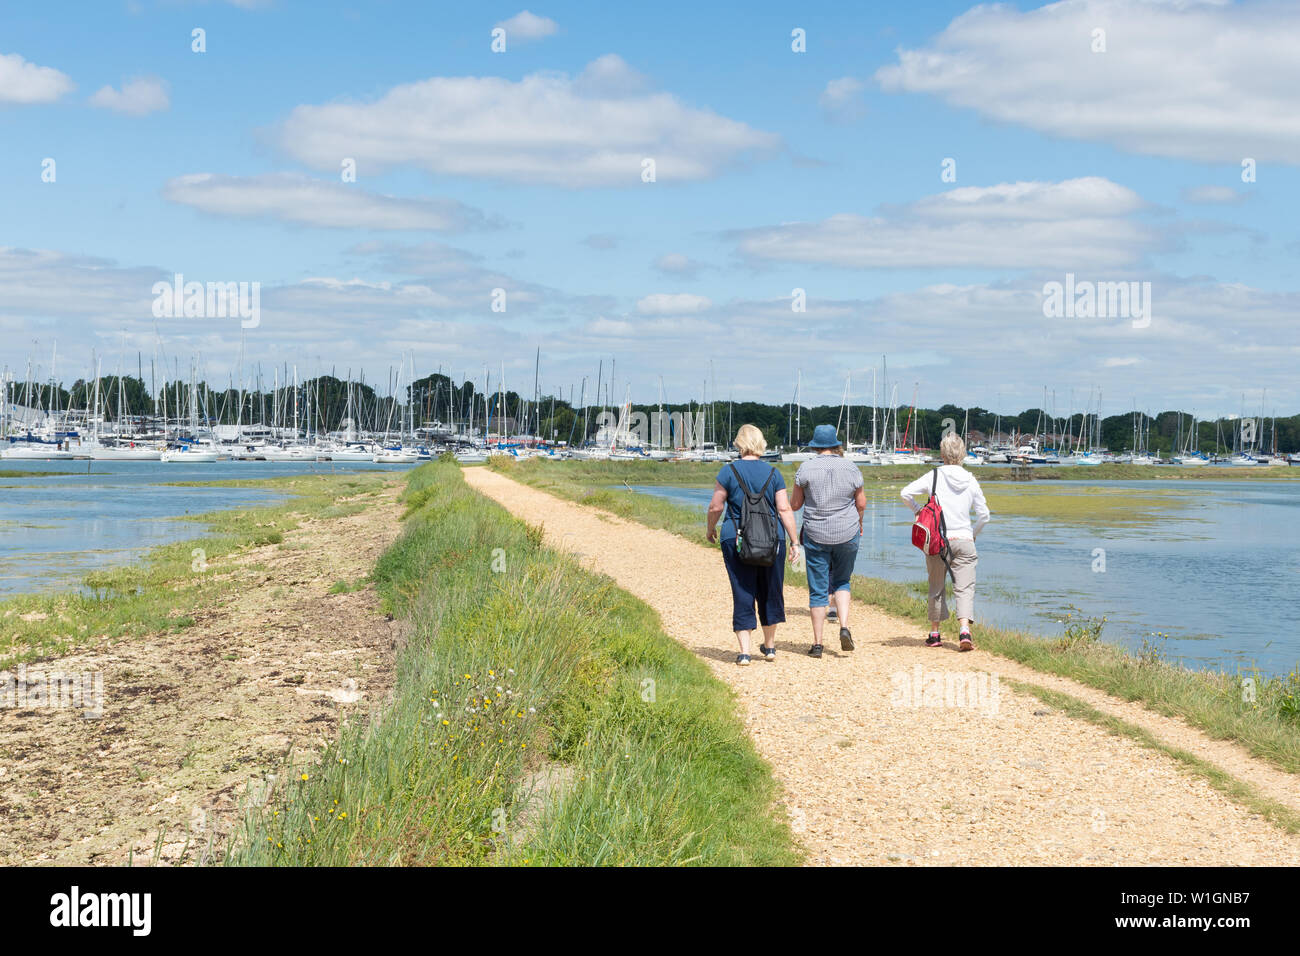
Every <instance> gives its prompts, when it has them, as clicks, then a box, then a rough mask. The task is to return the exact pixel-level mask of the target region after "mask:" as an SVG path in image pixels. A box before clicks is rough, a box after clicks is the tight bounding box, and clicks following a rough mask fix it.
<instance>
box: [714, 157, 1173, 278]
mask: <svg viewBox="0 0 1300 956" xmlns="http://www.w3.org/2000/svg"><path fill="white" fill-rule="evenodd" d="M1143 205H1144V204H1143V202H1142V200H1141V198H1140V197H1139V196H1138V195H1137V194H1136V193H1134V192H1133V191H1132V190H1129V189H1127V188H1125V187H1123V186H1120V185H1118V184H1116V183H1113V182H1111V181H1110V180H1108V179H1101V178H1097V177H1088V178H1084V179H1071V180H1066V181H1064V182H1059V183H1043V182H1021V183H1001V184H998V185H995V186H986V187H973V186H963V187H961V188H959V189H953V190H950V191H949V192H946V193H941V194H939V195H935V196H929V197H926V198H924V199H921V200H919V201H917V202H914V203H911V204H908V205H904V206H884V207H882V208H881V213H882V214H881V215H877V216H871V217H868V216H860V215H854V214H849V213H843V214H839V215H835V216H831V217H830V218H828V219H824V220H822V221H820V222H794V223H783V224H781V225H779V226H765V227H760V228H756V229H746V230H739V231H736V232H733V233H731V234H730V235H731V236H732V237H733V238H735V239H736V240H737V249H738V251H739V252H740V253H741V254H742V255H743V256H745V257H747V258H749V259H753V260H767V261H774V262H803V263H819V264H824V265H834V266H842V267H847V268H862V269H870V268H912V267H918V268H926V267H939V268H945V267H946V268H962V267H986V268H1010V269H1026V268H1036V267H1046V268H1058V267H1059V268H1072V269H1082V268H1090V267H1116V266H1124V265H1129V264H1132V263H1134V262H1136V261H1138V260H1139V259H1140V258H1141V257H1142V255H1143V254H1144V253H1145V252H1147V251H1149V250H1151V249H1153V248H1155V247H1156V246H1157V245H1158V242H1159V237H1158V236H1157V235H1156V234H1155V233H1154V232H1153V231H1152V230H1151V229H1149V228H1148V227H1147V226H1145V225H1143V224H1141V223H1139V222H1136V221H1134V220H1133V219H1132V218H1130V217H1129V214H1130V213H1133V212H1136V211H1138V210H1140V209H1141V208H1143Z"/></svg>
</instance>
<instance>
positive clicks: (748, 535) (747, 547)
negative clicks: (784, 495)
mask: <svg viewBox="0 0 1300 956" xmlns="http://www.w3.org/2000/svg"><path fill="white" fill-rule="evenodd" d="M731 473H732V474H733V475H735V476H736V481H738V482H740V490H741V491H742V492H744V494H745V500H744V501H743V502H742V503H741V506H740V524H738V525H737V526H736V555H737V557H739V558H740V561H741V563H742V564H753V565H756V566H758V567H760V568H770V567H771V566H772V565H773V564H775V563H776V556H777V554H778V553H779V552H780V550H781V528H780V525H779V523H778V522H777V520H776V510H775V509H774V508H773V507H772V505H771V503H770V502H769V501H768V500H767V486H768V485H770V484H771V483H772V476H773V475H775V474H776V469H775V468H773V469H772V470H771V472H769V473H768V476H767V481H765V482H763V487H762V488H760V489H759V490H758V494H754V493H753V492H751V491H750V490H749V485H747V484H745V479H744V478H742V477H741V476H740V469H739V468H737V467H736V466H735V464H734V463H732V465H731Z"/></svg>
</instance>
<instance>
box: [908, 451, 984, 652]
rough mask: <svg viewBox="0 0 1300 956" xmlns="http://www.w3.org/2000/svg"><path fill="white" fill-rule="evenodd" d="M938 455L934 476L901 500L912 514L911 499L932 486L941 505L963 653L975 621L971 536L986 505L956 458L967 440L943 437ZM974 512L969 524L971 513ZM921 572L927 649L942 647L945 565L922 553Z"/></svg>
mask: <svg viewBox="0 0 1300 956" xmlns="http://www.w3.org/2000/svg"><path fill="white" fill-rule="evenodd" d="M939 457H940V458H942V459H943V464H942V465H941V466H940V467H939V468H938V469H936V470H937V471H938V472H939V475H938V479H937V481H936V479H935V478H934V476H933V475H932V474H931V473H930V472H926V473H925V474H924V475H922V476H921V477H920V478H918V479H916V481H914V482H912V483H911V484H910V485H908V486H907V487H906V488H904V489H903V491H902V496H903V501H905V502H907V506H908V507H909V508H911V509H912V513H913V514H916V513H917V512H918V511H920V510H921V505H919V504H917V503H916V498H917V496H918V495H925V498H926V500H929V497H930V488H931V486H932V484H933V485H934V487H935V496H936V497H937V498H938V499H939V507H941V508H942V509H943V521H944V525H945V527H946V528H947V530H948V544H949V556H948V561H949V564H951V565H952V578H953V581H952V597H953V603H954V604H956V606H957V621H958V623H959V624H960V625H961V635H960V637H959V639H958V640H959V644H958V648H959V649H960V650H963V651H971V650H974V649H975V642H974V641H973V640H972V639H971V632H970V629H971V625H972V624H973V623H974V621H975V565H976V563H977V562H978V561H979V556H978V555H977V554H976V552H975V536H976V535H978V534H979V533H980V531H981V530H983V528H984V526H985V525H986V524H988V522H989V506H988V505H987V504H986V503H985V501H984V492H983V491H982V490H981V489H980V483H979V482H978V481H977V480H976V478H975V476H974V475H972V474H971V473H970V472H969V471H967V470H966V469H965V468H963V467H962V466H961V464H960V462H962V461H964V460H965V459H966V442H964V441H963V440H962V437H961V436H960V435H958V434H956V433H955V432H954V433H950V434H948V435H945V436H944V438H943V441H941V442H940V443H939ZM972 515H974V518H975V520H974V523H973V524H972V523H971V516H972ZM925 565H926V571H927V572H928V573H929V577H930V635H929V636H928V637H927V638H926V639H925V646H926V647H941V646H943V641H942V639H941V638H940V637H939V624H940V622H942V621H946V620H947V619H948V598H947V595H946V594H945V591H946V589H947V583H948V582H947V577H948V565H945V564H944V561H943V558H942V557H940V556H939V555H937V554H928V555H926V557H925Z"/></svg>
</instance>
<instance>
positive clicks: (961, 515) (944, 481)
mask: <svg viewBox="0 0 1300 956" xmlns="http://www.w3.org/2000/svg"><path fill="white" fill-rule="evenodd" d="M933 481H934V472H933V471H927V472H926V473H925V474H924V475H922V476H921V477H920V478H918V479H916V481H914V482H912V483H911V484H910V485H908V486H907V487H906V488H904V489H903V491H902V497H903V500H904V501H906V502H907V505H908V507H909V508H911V509H912V514H916V513H917V512H918V511H920V510H921V506H920V505H918V504H917V503H916V497H917V496H918V495H924V496H925V498H926V500H929V498H930V485H931V482H933ZM935 494H936V495H937V496H938V498H939V507H941V508H942V509H943V523H944V525H945V526H946V527H947V529H948V538H949V540H952V539H953V538H966V539H968V540H972V541H973V540H974V539H975V536H976V535H977V534H979V533H980V531H981V530H982V529H983V527H984V526H985V525H986V524H988V523H989V506H988V504H986V503H985V501H984V492H983V491H982V490H981V489H980V483H979V482H978V481H976V480H975V476H974V475H972V474H971V473H970V472H969V471H967V470H966V469H965V468H963V467H962V466H961V465H940V466H939V482H938V487H937V489H936V491H935ZM972 514H974V515H975V525H974V527H971V515H972Z"/></svg>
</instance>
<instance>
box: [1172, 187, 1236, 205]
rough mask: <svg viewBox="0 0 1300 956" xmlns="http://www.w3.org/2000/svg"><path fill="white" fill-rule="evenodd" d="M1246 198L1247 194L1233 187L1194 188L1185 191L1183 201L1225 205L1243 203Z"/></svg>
mask: <svg viewBox="0 0 1300 956" xmlns="http://www.w3.org/2000/svg"><path fill="white" fill-rule="evenodd" d="M1245 198H1246V194H1245V193H1243V192H1239V191H1238V190H1236V189H1233V188H1232V187H1231V186H1193V187H1191V188H1190V189H1184V190H1183V199H1184V200H1185V201H1186V202H1194V203H1204V204H1223V203H1235V202H1241V201H1242V200H1243V199H1245Z"/></svg>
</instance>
